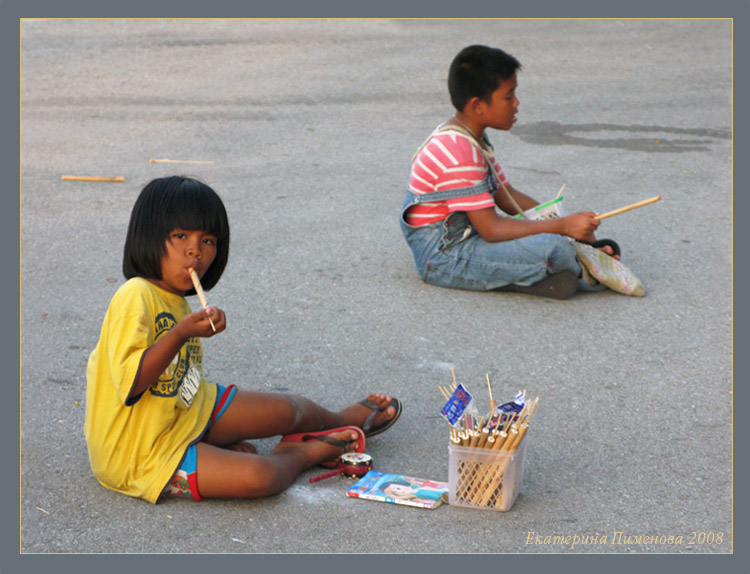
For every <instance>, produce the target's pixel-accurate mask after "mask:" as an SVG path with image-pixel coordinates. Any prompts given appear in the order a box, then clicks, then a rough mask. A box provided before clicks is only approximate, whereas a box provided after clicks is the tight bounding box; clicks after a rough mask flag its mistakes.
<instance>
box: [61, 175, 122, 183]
mask: <svg viewBox="0 0 750 574" xmlns="http://www.w3.org/2000/svg"><path fill="white" fill-rule="evenodd" d="M62 179H63V181H114V182H123V181H125V178H124V177H122V176H117V177H99V176H88V175H64V176H62Z"/></svg>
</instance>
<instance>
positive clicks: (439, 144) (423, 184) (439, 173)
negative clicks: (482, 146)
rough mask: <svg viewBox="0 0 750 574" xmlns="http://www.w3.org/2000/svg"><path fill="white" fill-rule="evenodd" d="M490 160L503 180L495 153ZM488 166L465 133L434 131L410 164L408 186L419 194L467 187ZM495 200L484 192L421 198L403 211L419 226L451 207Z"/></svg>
mask: <svg viewBox="0 0 750 574" xmlns="http://www.w3.org/2000/svg"><path fill="white" fill-rule="evenodd" d="M491 159H492V163H493V164H494V166H495V170H496V172H497V174H498V177H499V178H500V180H501V181H502V182H503V183H504V184H507V183H508V180H507V179H506V178H505V174H503V172H502V170H501V169H500V165H499V164H498V163H497V160H496V159H495V156H494V155H492V156H491ZM487 172H488V166H487V161H486V160H485V158H484V155H483V154H482V152H481V151H480V150H478V149H477V148H476V146H475V145H474V144H472V142H471V141H470V140H469V138H468V137H467V136H465V135H464V134H461V133H459V132H456V131H446V132H441V133H437V134H435V135H434V136H433V137H432V138H431V139H430V141H429V142H428V143H427V145H426V146H425V147H424V148H423V149H422V151H420V152H419V155H418V156H417V157H416V158H415V159H414V163H413V164H412V168H411V174H410V176H409V189H410V190H411V191H412V192H413V193H415V194H417V195H423V194H425V193H430V192H433V191H444V190H448V189H457V188H462V187H470V186H472V185H476V184H478V183H480V182H481V181H482V180H483V179H484V178H486V177H487ZM494 206H495V200H494V199H493V198H492V196H491V195H490V194H489V193H488V192H484V193H480V194H478V195H472V196H469V197H461V198H458V199H449V200H447V201H437V202H433V203H430V202H424V203H419V204H417V205H415V206H413V207H411V208H410V209H409V210H408V212H407V213H406V221H407V222H408V223H409V224H410V225H415V226H422V225H428V224H430V223H435V222H436V221H442V220H443V219H445V218H447V217H448V216H449V215H450V214H451V213H452V212H454V211H473V210H477V209H485V208H487V207H494Z"/></svg>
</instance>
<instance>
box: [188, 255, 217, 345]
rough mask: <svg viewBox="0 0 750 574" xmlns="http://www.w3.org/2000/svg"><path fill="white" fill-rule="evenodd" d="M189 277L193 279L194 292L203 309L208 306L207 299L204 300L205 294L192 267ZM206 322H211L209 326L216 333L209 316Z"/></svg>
mask: <svg viewBox="0 0 750 574" xmlns="http://www.w3.org/2000/svg"><path fill="white" fill-rule="evenodd" d="M190 279H192V280H193V287H195V294H196V295H198V300H199V301H200V302H201V307H203V308H204V309H205V308H207V307H208V301H206V295H205V293H203V287H202V286H201V282H200V279H198V273H197V272H196V271H195V269H194V268H192V267H191V268H190ZM208 322H209V323H211V328H212V329H213V330H214V333H216V327H215V326H214V322H213V321H212V320H211V317H209V318H208Z"/></svg>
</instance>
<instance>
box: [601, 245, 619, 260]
mask: <svg viewBox="0 0 750 574" xmlns="http://www.w3.org/2000/svg"><path fill="white" fill-rule="evenodd" d="M599 250H600V251H604V253H606V254H607V255H609V256H610V257H614V258H615V259H620V256H619V255H615V254H614V253H615V250H614V249H612V247H611V246H610V245H605V246H604V247H599Z"/></svg>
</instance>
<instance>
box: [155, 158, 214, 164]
mask: <svg viewBox="0 0 750 574" xmlns="http://www.w3.org/2000/svg"><path fill="white" fill-rule="evenodd" d="M151 163H200V164H213V163H214V162H212V161H190V160H180V159H152V160H151Z"/></svg>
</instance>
